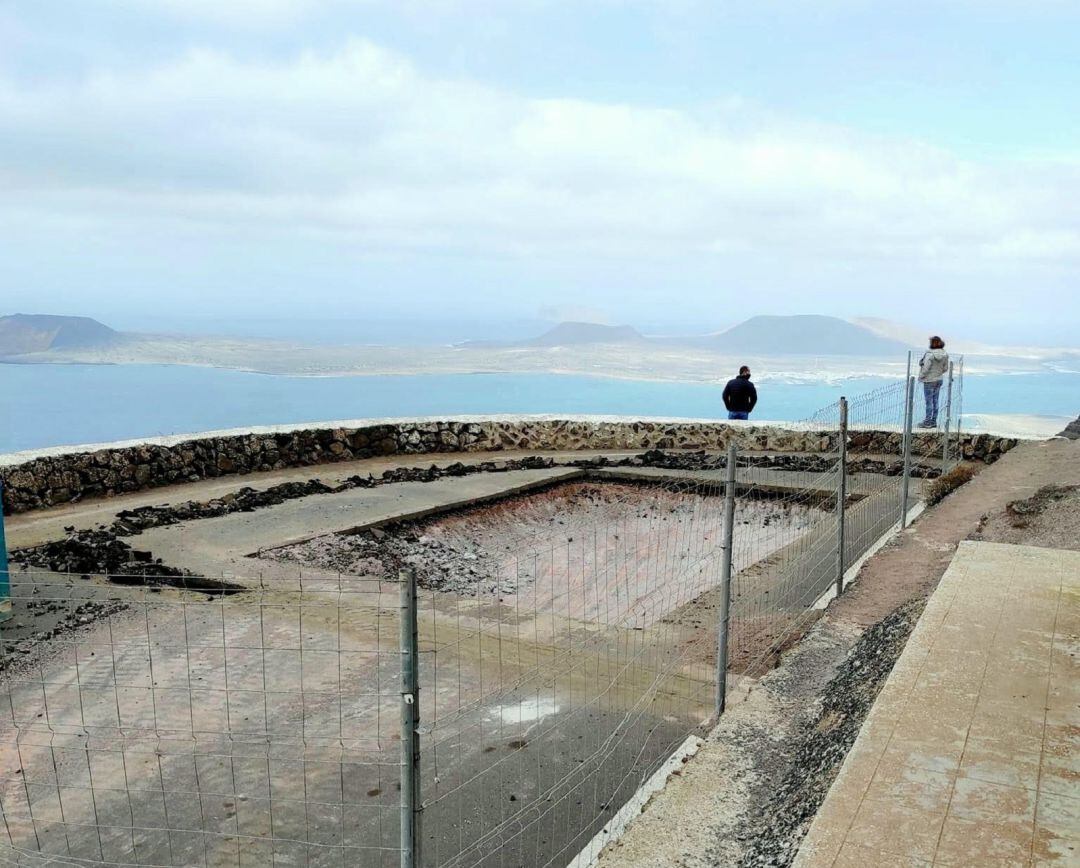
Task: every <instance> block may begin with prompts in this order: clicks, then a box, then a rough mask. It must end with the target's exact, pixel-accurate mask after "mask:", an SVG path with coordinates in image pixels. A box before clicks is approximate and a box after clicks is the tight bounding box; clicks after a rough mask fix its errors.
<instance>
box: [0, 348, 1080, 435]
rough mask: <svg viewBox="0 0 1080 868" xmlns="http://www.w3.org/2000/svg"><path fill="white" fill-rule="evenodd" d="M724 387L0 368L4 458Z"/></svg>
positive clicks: (1042, 400) (1078, 394) (1069, 399)
mask: <svg viewBox="0 0 1080 868" xmlns="http://www.w3.org/2000/svg"><path fill="white" fill-rule="evenodd" d="M889 382H896V381H895V380H884V379H878V378H872V377H864V378H857V379H852V380H846V381H840V382H835V383H828V384H824V383H823V384H805V383H782V382H768V381H766V382H764V383H759V384H758V388H759V393H760V398H759V403H758V408H757V411H756V412H755V414H754V416H755V417H756V418H760V419H769V420H798V419H805V418H807V417H809V416H811V415H812V414H813V413H814V412H815V411H816V410H817V409H819V408H820V407H823V406H825V405H826V404H829V403H831V402H833V401H835V400H836V399H837V398H838V397H839V396H840V395H844V394H846V395H848V396H853V395H858V394H861V393H865V392H868V391H870V390H871V389H874V388H876V387H878V386H881V385H884V384H886V383H889ZM722 389H723V383H658V382H644V381H636V380H616V379H608V378H602V377H585V376H565V375H556V374H428V375H414V376H370V377H317V378H316V377H287V376H272V375H267V374H250V373H243V372H238V371H228V370H219V369H215V368H196V367H184V366H178V365H123V366H120V365H4V364H0V395H2V396H3V397H2V403H0V408H2V413H0V416H2V419H0V453H2V452H12V451H16V450H22V449H35V448H40V447H45V446H60V445H71V444H80V443H99V442H107V441H111V440H126V439H131V438H136V437H148V436H155V435H163V434H183V433H191V432H198V431H208V430H214V429H220V428H240V427H246V426H252V425H274V424H290V423H302V422H311V421H319V420H332V419H360V418H372V417H386V416H431V415H463V414H496V413H566V414H605V415H607V414H613V415H633V416H682V417H696V418H723V417H724V416H725V415H726V414H725V413H724V411H723V404H722V402H721V400H720V393H721V391H722ZM964 412H965V413H993V414H997V413H1022V414H1037V415H1061V416H1072V417H1075V416H1076V415H1077V413H1078V412H1080V374H1069V373H1051V372H1046V373H1039V374H1015V375H997V374H987V375H981V376H973V375H969V376H968V377H967V381H966V386H965V394H964Z"/></svg>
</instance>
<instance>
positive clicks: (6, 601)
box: [0, 479, 11, 621]
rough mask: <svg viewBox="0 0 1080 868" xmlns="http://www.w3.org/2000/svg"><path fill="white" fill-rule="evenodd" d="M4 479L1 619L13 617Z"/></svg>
mask: <svg viewBox="0 0 1080 868" xmlns="http://www.w3.org/2000/svg"><path fill="white" fill-rule="evenodd" d="M3 504H4V481H3V480H2V479H0V621H6V620H7V619H8V618H10V617H11V574H10V573H9V572H8V555H7V537H6V536H5V534H4V507H3Z"/></svg>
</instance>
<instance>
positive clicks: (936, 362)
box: [919, 350, 949, 383]
mask: <svg viewBox="0 0 1080 868" xmlns="http://www.w3.org/2000/svg"><path fill="white" fill-rule="evenodd" d="M948 371H949V354H948V353H947V352H945V350H927V351H926V352H925V353H924V354H923V357H922V359H921V360H920V361H919V382H920V383H940V382H941V380H942V378H943V377H944V376H945V374H947V373H948Z"/></svg>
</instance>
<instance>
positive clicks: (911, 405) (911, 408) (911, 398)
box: [900, 377, 915, 528]
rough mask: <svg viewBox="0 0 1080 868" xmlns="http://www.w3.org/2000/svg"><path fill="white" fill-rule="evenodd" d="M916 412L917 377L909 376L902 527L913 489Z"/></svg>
mask: <svg viewBox="0 0 1080 868" xmlns="http://www.w3.org/2000/svg"><path fill="white" fill-rule="evenodd" d="M914 413H915V378H914V377H908V381H907V403H906V406H905V408H904V436H903V440H902V443H903V446H902V451H903V453H904V480H903V483H902V484H901V487H900V527H901V528H905V527H907V514H908V508H907V505H908V492H909V491H910V489H911V425H912V421H913V419H912V417H913V416H914Z"/></svg>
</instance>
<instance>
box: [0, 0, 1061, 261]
mask: <svg viewBox="0 0 1080 868" xmlns="http://www.w3.org/2000/svg"><path fill="white" fill-rule="evenodd" d="M145 2H149V0H145ZM159 2H168V0H159ZM177 2H179V0H177ZM226 5H227V4H226ZM240 5H241V6H243V5H247V6H250V7H253V6H254V5H255V4H254V3H246V4H245V3H242V4H240ZM259 5H260V6H261V5H262V4H259ZM272 5H274V6H276V7H277V8H279V9H280V10H281V11H287V10H288V9H295V8H299V7H301V6H303V5H304V3H303V2H301V0H275V3H274V4H272ZM0 185H2V186H3V187H6V188H7V189H8V190H9V191H11V192H17V194H18V195H17V196H5V197H4V200H3V202H2V203H0V216H4V217H6V219H8V220H10V221H17V222H25V221H35V220H36V221H41V222H42V223H43V225H44V224H46V223H47V222H48V221H50V220H52V221H55V220H65V221H72V220H74V221H78V222H83V223H85V224H86V225H89V226H94V225H97V226H102V227H105V226H125V227H128V228H130V229H131V231H151V230H152V229H153V227H162V226H169V227H173V228H175V227H177V226H183V227H184V231H186V232H199V231H207V232H217V231H221V230H222V228H223V227H224V228H230V229H231V230H234V231H243V232H244V233H245V234H246V235H248V236H252V237H257V236H259V235H260V233H262V235H263V236H264V237H265V238H267V239H273V238H277V237H279V236H280V234H281V233H300V234H303V235H305V236H308V237H314V238H319V237H325V238H333V239H339V240H343V241H346V242H348V243H351V244H355V245H357V246H358V247H360V248H363V249H368V250H371V251H385V250H387V249H390V250H408V251H423V250H452V251H461V252H466V253H468V254H470V255H493V256H502V255H508V254H509V255H532V254H539V253H543V254H544V255H554V256H562V255H566V256H569V255H582V254H597V253H599V254H603V255H614V256H620V257H625V258H626V259H627V261H628V262H630V261H633V260H635V259H640V258H649V257H656V256H687V257H705V256H718V257H723V256H729V255H738V256H760V257H768V258H773V257H776V256H784V257H790V258H791V259H792V260H793V261H797V260H829V261H832V260H891V261H895V262H905V263H911V262H918V263H922V264H926V265H930V266H938V265H946V266H948V267H949V268H954V269H955V268H958V267H959V268H970V269H973V270H978V269H979V268H982V267H984V260H985V259H986V258H987V257H993V258H994V259H995V260H998V261H1000V260H1002V259H1017V260H1023V261H1024V262H1027V263H1032V262H1035V263H1048V264H1051V265H1061V264H1068V263H1072V264H1075V263H1076V262H1077V261H1078V260H1080V252H1078V250H1077V244H1076V235H1075V231H1074V229H1073V228H1072V226H1073V224H1072V223H1071V222H1070V221H1073V220H1074V218H1075V216H1076V215H1075V205H1073V203H1074V202H1076V201H1078V198H1077V197H1078V194H1080V171H1078V169H1077V166H1076V165H1075V163H1074V164H1073V165H1071V166H1070V165H1068V164H1067V163H1064V162H1062V163H1054V164H1043V165H1024V164H1008V165H998V164H979V163H975V162H971V161H965V160H961V159H959V158H957V157H955V156H953V155H951V154H949V153H947V152H945V151H942V150H940V149H935V148H931V147H929V146H925V145H920V144H919V143H917V142H910V141H890V140H885V139H881V138H874V137H869V136H866V135H862V134H859V133H857V132H854V131H851V130H846V129H843V128H838V127H829V126H822V125H814V124H809V123H803V122H797V121H793V120H783V119H778V118H775V117H767V116H759V115H755V113H754V111H753V109H750V108H747V107H746V106H744V105H742V104H741V103H740V102H739V101H738V100H727V101H720V100H718V101H717V103H716V104H715V105H710V106H703V107H701V108H699V109H697V110H693V111H691V110H674V109H668V108H657V107H649V106H636V105H618V104H604V103H599V102H590V101H584V100H578V99H534V98H526V97H522V96H520V95H516V94H514V93H511V92H508V91H504V90H499V89H495V88H491V87H487V86H483V85H480V84H478V83H475V82H471V81H454V80H442V79H436V78H432V77H430V76H427V75H425V74H423V73H422V72H420V71H419V70H418V69H417V68H416V67H415V66H414V65H413V64H412V63H411V62H410V61H409V60H408V59H407V58H405V57H403V56H401V55H399V54H395V53H392V52H389V51H386V50H384V49H382V48H380V47H379V46H376V45H374V44H372V43H370V42H367V41H352V42H349V43H348V44H347V45H345V46H343V47H342V48H341V49H340V50H338V51H336V52H334V53H329V54H315V53H307V54H301V55H298V56H296V57H294V58H292V59H290V60H289V61H287V62H281V63H268V62H261V63H254V62H242V61H240V60H237V59H235V58H233V57H231V56H229V55H227V54H224V53H219V52H212V51H206V50H201V51H192V52H190V53H188V54H186V55H185V56H183V57H182V58H181V59H178V60H174V61H172V62H168V63H162V64H160V65H158V66H155V67H153V68H148V69H144V70H140V71H137V72H130V71H119V72H118V71H108V70H102V71H99V72H97V73H95V74H92V75H90V76H88V77H86V78H85V79H82V80H78V81H71V82H68V83H66V84H57V83H52V84H49V85H40V86H36V87H32V86H26V85H21V86H20V85H16V84H15V83H14V82H13V81H4V80H2V79H0Z"/></svg>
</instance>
